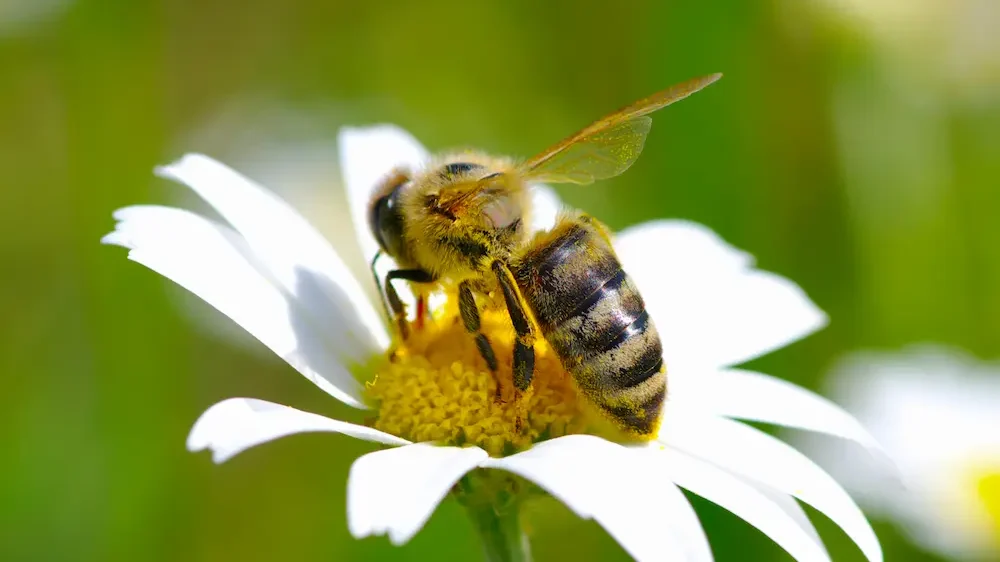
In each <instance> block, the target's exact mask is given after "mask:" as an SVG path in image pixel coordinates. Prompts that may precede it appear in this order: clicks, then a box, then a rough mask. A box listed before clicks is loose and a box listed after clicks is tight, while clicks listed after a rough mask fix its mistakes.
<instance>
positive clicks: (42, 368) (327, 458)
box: [0, 0, 1000, 561]
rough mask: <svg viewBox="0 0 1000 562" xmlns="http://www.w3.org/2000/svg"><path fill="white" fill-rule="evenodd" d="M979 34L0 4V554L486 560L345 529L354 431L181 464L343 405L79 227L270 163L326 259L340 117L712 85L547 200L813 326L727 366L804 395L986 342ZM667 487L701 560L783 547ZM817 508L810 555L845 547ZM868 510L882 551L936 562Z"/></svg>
mask: <svg viewBox="0 0 1000 562" xmlns="http://www.w3.org/2000/svg"><path fill="white" fill-rule="evenodd" d="M998 26H1000V3H998V2H996V0H769V1H765V2H735V1H734V2H726V1H723V0H710V1H704V2H681V1H670V2H653V1H646V2H592V3H586V2H495V3H479V2H438V3H434V4H433V5H431V4H430V3H422V2H412V3H399V4H394V3H391V2H357V1H356V2H347V1H339V0H334V1H330V0H286V1H283V2H268V1H257V0H250V1H244V2H235V1H226V0H200V1H197V2H195V1H191V0H173V1H168V0H162V1H141V0H121V1H116V0H100V1H98V0H0V263H2V264H3V271H2V275H0V283H2V286H0V288H2V291H0V295H2V296H0V299H2V300H0V315H2V322H0V365H2V373H3V386H2V390H0V437H2V441H0V451H2V455H3V456H2V462H0V560H11V561H15V560H16V561H20V560H73V561H76V560H81V561H89V560H149V561H155V560H164V561H176V560H213V561H215V560H240V561H250V560H288V561H296V560H309V561H313V560H331V561H332V560H338V561H345V560H372V559H385V560H435V561H447V560H469V559H473V560H475V559H477V558H478V557H479V556H480V551H479V547H478V545H477V544H476V542H475V541H476V539H475V537H474V535H473V533H472V529H471V526H470V524H469V523H468V521H467V520H466V519H465V517H464V515H463V513H462V512H461V510H460V509H459V507H458V506H457V505H455V504H454V502H452V501H446V502H445V503H444V504H443V506H442V507H441V508H440V509H439V510H438V511H437V512H436V513H435V515H434V516H433V517H432V518H431V520H430V522H429V523H428V524H427V526H426V528H425V529H424V530H423V531H421V532H420V533H419V534H418V535H417V536H416V538H414V539H413V540H412V542H411V543H409V544H407V545H406V546H403V547H398V548H397V547H393V546H390V545H389V543H388V541H387V540H386V539H384V538H371V539H366V540H362V541H356V540H353V539H352V538H351V537H350V535H349V533H348V530H347V525H346V520H345V519H346V514H345V507H344V504H345V502H344V492H345V488H346V476H347V470H348V467H349V466H350V463H351V461H352V460H353V459H354V458H355V457H356V456H358V455H359V454H361V453H363V452H366V451H369V450H372V449H373V445H371V444H369V443H364V442H360V441H357V440H354V439H351V438H348V437H343V436H336V435H329V434H322V435H303V436H296V437H293V438H289V439H283V440H280V441H278V442H275V443H273V444H269V445H267V446H264V447H259V448H255V449H253V450H251V451H249V452H247V453H245V454H243V455H240V456H239V457H237V458H236V459H234V460H233V461H231V462H229V463H227V464H225V465H222V466H215V465H213V464H212V463H211V462H210V460H209V458H208V456H207V455H205V454H201V455H193V454H190V453H188V452H186V451H185V449H184V440H185V437H186V435H187V432H188V430H189V429H190V427H191V424H192V423H193V421H194V420H195V419H196V418H197V416H198V415H199V414H200V413H201V412H202V411H203V410H204V409H205V408H206V407H208V406H209V405H211V404H213V403H215V402H216V401H218V400H220V399H223V398H227V397H231V396H252V397H260V398H266V399H268V400H272V401H275V402H280V403H284V404H289V405H293V406H296V407H298V408H301V409H305V410H309V411H315V412H320V413H324V414H326V415H330V416H332V417H335V418H336V417H341V418H346V419H353V420H359V417H358V416H359V414H358V412H355V411H352V410H349V409H348V408H346V407H342V406H340V405H339V404H337V403H336V402H335V401H333V400H331V399H330V398H329V396H327V395H326V394H325V393H323V392H318V391H317V389H316V388H315V387H314V386H313V385H312V384H311V383H309V382H308V381H306V380H305V379H304V378H302V377H301V376H298V375H297V374H295V373H294V372H293V370H292V369H291V368H290V367H288V366H287V365H286V364H284V363H283V362H282V361H281V360H280V359H278V358H277V357H274V356H272V355H270V354H269V352H267V351H266V350H265V349H264V348H263V347H262V346H260V345H258V344H257V342H256V341H255V340H253V339H252V338H251V337H250V336H249V335H246V334H244V333H242V332H241V331H240V330H239V329H238V328H236V327H235V326H234V325H233V324H232V323H231V322H230V321H229V320H228V319H225V318H224V317H222V316H221V315H219V314H218V313H216V312H215V311H214V310H212V309H210V307H208V306H207V305H205V304H204V303H201V302H200V301H196V300H194V299H192V298H189V297H188V296H187V295H186V294H185V293H184V292H183V291H182V290H181V289H179V288H177V287H175V286H173V285H171V283H170V282H168V281H166V280H164V279H162V278H161V277H159V276H157V275H156V274H153V273H152V272H150V271H148V270H146V269H144V268H142V267H140V266H138V265H136V264H133V263H129V262H128V261H126V260H125V252H124V251H123V250H121V249H120V248H112V247H106V246H101V245H99V244H98V240H99V239H100V237H101V235H103V234H104V233H106V232H108V231H110V230H111V229H112V226H113V222H112V219H111V212H112V211H113V210H114V209H115V208H118V207H121V206H124V205H128V204H133V203H167V204H181V205H185V206H190V207H192V208H197V209H202V207H201V206H200V205H199V204H198V202H197V201H194V200H193V198H191V197H189V196H188V194H187V193H186V192H185V191H184V190H183V188H181V187H178V186H176V185H172V184H169V183H168V182H165V181H163V180H159V179H156V178H154V177H153V175H152V173H151V172H152V169H153V167H154V166H155V165H156V164H160V163H166V162H169V161H171V160H173V159H175V158H176V157H178V156H179V155H181V154H182V153H184V152H186V151H195V150H196V151H201V152H206V153H208V154H210V155H212V156H215V157H216V158H219V159H221V160H223V161H225V162H227V163H228V164H230V165H232V166H234V167H236V168H237V169H240V170H241V171H243V172H245V173H247V174H248V175H250V176H251V177H254V178H256V179H258V180H260V181H262V182H264V183H265V184H267V185H268V186H270V187H271V188H272V189H274V190H276V191H278V192H279V193H281V194H282V195H283V196H285V197H287V198H289V199H290V200H291V201H292V202H293V203H294V204H295V205H296V206H297V207H298V208H299V209H301V210H302V211H303V212H304V213H305V215H306V216H307V217H309V218H310V219H311V220H313V221H314V222H315V223H316V224H317V225H318V226H319V227H320V228H321V230H323V231H324V232H325V233H327V234H328V235H329V236H330V237H331V238H332V239H333V240H334V242H335V244H336V243H338V242H342V241H348V240H349V236H350V233H351V226H350V224H349V223H348V221H349V219H348V214H347V213H346V210H345V203H344V197H343V194H342V192H341V191H340V182H339V178H338V170H337V164H336V144H335V138H336V132H337V129H338V128H339V127H340V126H342V125H347V124H366V123H374V122H394V123H397V124H400V125H402V126H404V127H405V128H407V129H409V130H410V131H411V132H413V133H414V134H415V135H416V136H417V137H418V138H420V139H421V140H422V141H423V142H424V143H425V144H426V145H427V146H428V147H430V148H431V149H433V150H440V149H444V148H450V147H456V146H466V145H472V146H477V147H481V148H484V149H487V150H490V151H494V152H499V153H509V154H513V155H521V156H528V155H530V154H531V153H533V152H534V151H537V150H539V149H541V148H543V147H544V146H546V145H548V144H550V143H551V142H553V141H555V140H557V139H559V138H562V137H563V136H565V135H566V134H568V133H570V132H572V131H574V130H576V129H577V128H579V127H581V126H583V125H585V124H586V123H587V122H589V121H590V120H592V119H594V118H596V117H598V116H600V115H602V114H604V113H606V112H608V111H609V110H611V109H614V108H616V107H619V106H621V105H623V104H625V103H628V102H630V101H632V100H634V99H637V98H639V97H641V96H644V95H646V94H649V93H651V92H653V91H656V90H658V89H661V88H663V87H665V86H667V85H670V84H672V83H675V82H679V81H681V80H684V79H687V78H690V77H693V76H696V75H701V74H707V73H710V72H716V71H721V72H723V73H725V78H724V79H723V80H722V81H721V82H719V83H718V84H716V85H713V86H712V87H710V88H708V89H707V90H705V91H704V92H702V93H699V94H697V95H696V96H694V97H692V98H690V99H689V100H686V101H684V102H682V103H680V104H678V105H676V106H673V107H671V108H669V109H667V110H665V111H663V112H661V113H659V114H657V115H656V117H655V124H654V128H653V132H652V133H651V135H650V138H649V141H648V143H647V146H646V152H645V154H644V156H643V157H642V158H641V159H640V160H639V162H638V163H637V164H636V165H635V166H634V167H633V168H632V170H631V171H629V172H628V173H627V174H625V175H623V176H621V177H619V178H616V179H613V180H608V181H605V182H602V183H600V184H598V185H595V186H591V187H587V188H572V187H566V188H561V189H560V190H559V191H560V195H562V196H563V198H564V199H565V200H566V201H567V202H568V203H570V204H572V205H574V206H578V207H581V208H583V209H584V210H587V211H590V212H593V213H595V214H597V215H598V216H599V217H600V218H601V219H603V220H605V221H606V222H607V223H609V224H610V225H611V226H613V227H615V228H621V227H624V226H627V225H629V224H632V223H635V222H638V221H643V220H647V219H653V218H658V217H679V218H685V219H691V220H695V221H699V222H702V223H704V224H706V225H709V226H710V227H711V228H713V229H714V230H716V231H717V232H719V233H720V234H721V235H722V236H723V237H724V238H725V239H726V240H727V241H729V242H730V243H733V244H735V245H736V246H738V247H740V248H743V249H746V250H747V251H749V252H751V253H753V254H754V255H755V256H756V257H757V259H758V263H759V265H760V266H761V267H762V268H764V269H767V270H771V271H775V272H778V273H780V274H782V275H785V276H787V277H789V278H791V279H793V280H795V281H796V282H798V283H799V284H800V285H801V286H802V287H803V288H804V289H805V290H806V291H807V292H808V293H809V295H810V296H811V297H812V299H813V300H815V301H816V302H817V303H818V304H819V306H820V307H821V308H823V309H824V310H826V311H827V312H828V313H829V314H830V316H831V319H832V322H831V325H830V326H829V328H827V329H826V330H824V331H822V332H820V333H819V334H817V335H815V336H812V337H810V338H808V339H807V340H805V341H802V342H800V343H797V344H795V345H793V346H791V347H789V348H787V349H785V350H782V351H780V352H777V353H774V354H772V355H770V356H768V357H765V358H763V359H760V360H757V361H755V362H754V363H752V364H751V367H753V368H756V369H759V370H762V371H764V372H768V373H772V374H775V375H777V376H780V377H783V378H786V379H788V380H791V381H794V382H796V383H799V384H803V385H806V386H809V387H812V388H816V389H820V390H822V389H825V388H827V386H824V382H823V379H824V377H825V374H826V373H828V372H829V371H830V370H831V369H832V367H833V365H835V364H837V363H838V361H839V360H840V358H841V357H842V356H843V355H844V354H847V353H849V352H852V351H853V350H856V349H878V350H885V351H887V352H892V351H894V350H897V349H900V348H902V347H903V346H905V345H908V344H910V343H913V342H938V343H940V344H945V345H949V346H952V347H953V348H958V349H964V350H966V352H967V353H969V354H971V357H977V358H979V359H982V360H990V359H995V358H997V357H1000V220H998V214H1000V33H997V29H998ZM339 248H340V249H341V251H342V253H343V254H344V255H345V257H346V258H347V259H350V260H354V262H353V265H355V266H358V267H360V266H361V264H360V263H359V261H360V260H359V258H358V255H357V254H356V253H352V251H353V249H352V250H348V249H346V248H348V246H347V245H345V244H340V246H339ZM650 259H656V252H655V248H651V249H650ZM991 373H992V375H990V376H993V377H997V376H1000V375H997V373H1000V370H994V371H991ZM914 380H916V381H917V384H919V378H918V377H917V378H914ZM997 407H998V409H1000V402H998V404H997ZM926 414H927V415H928V416H930V415H934V414H933V411H931V412H927V413H926ZM921 427H931V428H932V429H931V431H933V428H934V427H935V426H934V425H933V424H931V425H930V426H926V425H922V426H921ZM992 430H993V431H1000V429H998V428H997V427H994V428H993V429H992ZM982 431H989V428H987V427H984V428H982ZM856 453H859V454H863V452H858V451H856ZM992 458H993V459H994V460H998V461H1000V456H995V457H992ZM991 466H992V468H990V467H987V469H986V473H987V474H992V473H990V472H989V471H990V470H993V471H994V472H995V473H996V474H1000V462H998V463H997V464H994V465H991ZM594 485H595V486H596V485H600V483H599V482H595V483H594ZM984 497H985V496H984ZM998 498H1000V492H997V498H994V501H997V502H1000V499H998ZM987 499H988V498H987ZM692 500H693V501H694V503H695V507H696V509H697V510H698V512H699V514H700V515H701V516H702V521H703V523H704V526H705V527H706V530H707V532H708V535H709V538H710V540H711V543H712V547H713V550H714V552H715V554H716V556H717V558H718V559H719V560H723V561H725V560H785V559H787V555H786V554H785V553H784V552H783V551H781V550H780V549H779V548H778V547H777V546H775V545H774V544H773V543H771V542H770V541H769V540H768V539H766V538H765V537H764V536H763V535H761V534H759V533H757V532H756V531H754V530H753V529H752V528H751V527H749V526H748V525H747V524H745V523H743V522H742V521H740V520H739V519H737V518H736V517H734V516H732V515H730V514H729V513H727V512H725V511H724V510H722V509H720V508H717V507H716V506H714V505H712V504H709V503H707V502H705V501H701V500H700V499H697V498H692ZM984 501H986V500H984ZM998 505H1000V503H998ZM996 513H998V515H997V517H998V518H1000V512H996ZM810 514H811V515H813V519H814V521H815V523H816V525H817V527H818V528H819V530H820V532H821V534H822V535H823V536H824V538H825V539H826V541H827V544H828V546H829V548H830V550H831V554H832V556H833V559H834V560H838V561H839V560H846V561H850V560H860V559H861V555H860V553H859V552H858V551H857V550H856V548H855V547H854V546H853V545H852V544H851V543H850V542H849V540H848V539H847V538H846V536H844V535H842V534H841V532H840V531H839V530H838V529H836V528H835V527H834V526H833V525H832V524H830V523H829V522H828V521H827V520H825V519H824V518H823V517H822V516H820V515H818V514H816V513H815V512H813V511H810ZM884 516H885V518H884V519H878V520H877V521H876V532H877V533H878V534H879V536H880V538H881V539H882V542H883V545H884V549H885V552H886V558H887V559H888V560H915V561H920V560H938V559H939V558H937V556H952V557H953V558H954V559H956V560H958V559H961V558H959V557H960V556H963V555H961V554H948V553H947V552H938V553H937V554H932V553H931V550H932V549H929V550H925V548H926V546H917V543H916V542H911V539H910V538H909V535H907V533H906V532H905V531H904V530H903V529H904V528H903V526H902V525H901V524H899V523H898V522H896V521H895V520H894V519H893V517H892V515H891V513H890V514H885V515H884ZM528 517H529V524H530V526H531V529H530V531H531V535H532V537H533V545H534V553H535V557H536V559H537V560H539V561H546V560H560V559H571V560H622V559H625V558H626V555H625V554H624V553H623V552H622V551H621V550H620V548H619V547H618V546H617V545H616V544H615V543H614V541H613V540H612V539H610V538H609V537H608V536H607V535H606V534H605V533H604V532H603V531H602V530H601V529H600V528H599V527H598V526H597V525H596V524H594V523H593V522H584V521H580V520H577V519H576V518H575V517H574V516H573V515H572V514H571V513H570V512H569V511H568V510H567V509H566V508H565V507H563V506H561V505H560V504H558V503H557V502H555V501H551V502H548V503H541V504H539V505H537V506H536V508H535V509H534V511H532V512H531V513H530V514H529V516H528ZM668 524H669V522H664V525H668ZM994 524H996V523H995V522H994ZM994 529H995V530H996V533H997V534H998V535H1000V525H998V526H997V527H994ZM989 556H990V555H989V554H987V557H989Z"/></svg>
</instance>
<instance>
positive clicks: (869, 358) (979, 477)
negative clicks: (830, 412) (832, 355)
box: [804, 347, 1000, 560]
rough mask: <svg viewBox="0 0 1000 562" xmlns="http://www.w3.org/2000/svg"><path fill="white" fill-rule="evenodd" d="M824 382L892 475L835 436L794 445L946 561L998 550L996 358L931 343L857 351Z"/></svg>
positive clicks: (992, 556) (999, 377)
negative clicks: (895, 478)
mask: <svg viewBox="0 0 1000 562" xmlns="http://www.w3.org/2000/svg"><path fill="white" fill-rule="evenodd" d="M830 385H831V396H834V397H836V398H839V399H840V400H842V401H843V403H844V404H845V406H846V407H847V408H848V409H850V410H851V411H852V412H855V413H856V414H857V415H858V417H859V418H860V419H862V420H864V421H865V423H866V424H867V426H868V427H869V428H871V431H872V433H873V434H874V435H875V436H876V437H877V438H878V439H879V441H880V443H881V444H882V445H883V446H884V448H885V451H886V452H887V453H888V454H889V455H890V456H891V457H892V458H893V460H894V461H895V462H896V464H897V466H898V469H899V473H900V476H901V478H902V484H899V483H895V484H893V483H892V482H889V483H887V482H886V481H885V479H884V478H882V477H881V476H882V472H881V471H879V470H878V467H872V466H868V465H866V464H865V463H859V462H852V461H851V460H850V456H851V452H852V451H850V450H845V448H844V447H837V446H835V445H836V443H830V442H825V441H817V442H809V443H805V444H804V445H805V446H806V447H808V448H809V450H812V451H815V453H816V455H817V458H818V459H819V460H820V461H821V462H823V464H824V465H827V466H829V468H830V470H831V472H833V473H834V474H836V475H838V476H842V477H843V479H844V481H845V483H846V484H847V486H848V487H849V488H852V489H854V490H855V491H856V492H857V493H858V494H859V497H860V499H861V501H862V503H864V504H866V505H869V506H871V509H872V510H873V512H875V513H878V514H880V515H882V516H884V517H888V518H891V519H893V520H895V521H897V522H898V523H899V524H900V525H901V526H902V528H903V529H904V531H906V533H907V534H908V535H909V537H910V538H911V539H912V540H913V541H914V542H915V543H917V544H919V545H921V546H922V547H923V548H925V549H927V550H930V551H933V552H936V553H938V554H940V555H942V556H945V557H948V558H953V559H955V560H996V559H997V558H998V557H1000V365H998V364H995V363H994V364H987V363H982V362H979V361H977V360H976V359H974V358H972V357H969V356H968V355H967V354H965V353H961V352H958V351H954V350H948V349H941V348H934V347H920V348H913V349H909V350H906V351H904V352H902V353H898V354H889V353H883V354H879V353H857V354H854V355H851V356H849V357H847V358H845V359H844V360H843V361H842V362H840V363H839V364H838V365H837V366H836V367H835V368H834V370H833V373H832V376H831V379H830ZM855 460H864V459H855Z"/></svg>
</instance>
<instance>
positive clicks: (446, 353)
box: [367, 310, 595, 457]
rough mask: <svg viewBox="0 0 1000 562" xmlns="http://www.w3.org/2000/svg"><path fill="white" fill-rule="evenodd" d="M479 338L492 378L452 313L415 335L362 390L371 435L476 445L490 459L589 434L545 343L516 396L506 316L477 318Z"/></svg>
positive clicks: (586, 417) (578, 402) (584, 411)
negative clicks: (373, 413)
mask: <svg viewBox="0 0 1000 562" xmlns="http://www.w3.org/2000/svg"><path fill="white" fill-rule="evenodd" d="M482 331H483V333H484V334H486V335H487V337H488V338H489V340H490V343H491V344H492V345H493V348H494V350H495V351H496V356H497V359H498V363H499V368H498V371H497V373H496V374H495V375H494V374H493V373H491V372H490V371H489V369H488V368H487V366H486V364H485V362H484V361H483V359H482V358H481V357H480V355H479V351H478V350H477V348H476V344H475V342H474V340H473V338H472V337H471V336H470V335H469V333H468V332H467V331H466V330H465V328H464V327H463V325H462V322H461V320H460V318H459V316H458V314H457V311H453V310H445V311H442V312H441V313H440V314H438V315H437V317H436V318H435V320H434V321H431V322H428V323H427V324H426V325H425V326H424V327H423V329H420V330H414V331H413V334H412V335H411V336H410V338H409V339H408V340H407V341H406V342H405V344H403V345H402V346H400V347H399V348H398V349H397V350H396V353H395V357H394V358H393V360H392V361H390V362H388V363H387V364H386V365H384V366H383V367H382V368H381V369H379V372H378V374H377V376H376V378H375V379H374V380H373V381H372V382H370V383H369V384H368V385H367V390H368V393H369V396H370V398H372V400H373V401H374V402H375V403H376V404H377V406H376V409H377V411H378V417H377V419H376V421H375V424H374V425H375V427H376V428H378V429H380V430H382V431H385V432H388V433H391V434H393V435H398V436H400V437H403V438H404V439H409V440H411V441H435V442H439V443H441V444H445V445H466V444H467V445H477V446H479V447H481V448H483V449H485V450H486V451H487V452H489V454H490V455H491V456H494V457H500V456H504V455H508V454H511V453H514V452H517V451H520V450H523V449H526V448H527V447H529V446H530V445H531V444H532V443H536V442H538V441H542V440H545V439H549V438H554V437H560V436H562V435H568V434H572V433H585V432H586V433H592V432H593V426H594V423H593V422H594V421H595V420H594V416H593V415H592V413H591V412H589V411H588V406H587V404H585V403H584V402H583V398H582V397H581V396H579V395H578V393H577V390H576V387H575V385H574V384H573V381H572V379H571V377H570V375H569V374H568V373H566V371H564V370H563V368H562V365H561V363H560V361H559V359H558V357H556V355H555V354H554V353H553V351H552V350H551V348H549V346H548V345H547V344H546V343H545V342H544V341H541V340H540V341H537V342H536V344H535V370H534V380H533V383H532V385H531V387H530V388H529V389H528V390H526V391H525V392H523V393H519V394H517V395H515V392H514V386H513V383H512V378H511V358H512V354H513V351H512V350H513V340H514V334H513V331H512V329H511V327H510V321H509V319H508V318H507V315H506V313H505V312H503V311H493V310H486V311H483V314H482ZM498 382H499V384H500V385H501V387H500V389H501V392H500V396H499V398H498V393H497V383H498Z"/></svg>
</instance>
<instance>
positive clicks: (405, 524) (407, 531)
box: [347, 443, 487, 545]
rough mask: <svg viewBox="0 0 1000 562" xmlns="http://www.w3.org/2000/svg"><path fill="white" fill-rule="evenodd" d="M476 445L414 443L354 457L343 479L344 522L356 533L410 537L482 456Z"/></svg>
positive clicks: (395, 538)
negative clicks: (344, 499)
mask: <svg viewBox="0 0 1000 562" xmlns="http://www.w3.org/2000/svg"><path fill="white" fill-rule="evenodd" d="M486 457H487V454H486V451H484V450H482V449H480V448H478V447H469V448H464V449H463V448H458V447H436V446H434V445H431V444H428V443H417V444H414V445H407V446H405V447H399V448H396V449H388V450H385V451H376V452H374V453H368V454H367V455H365V456H363V457H360V458H359V459H358V460H356V461H354V464H353V465H352V466H351V474H350V477H349V478H348V482H347V522H348V523H347V524H348V527H349V528H350V531H351V535H353V536H354V537H355V538H361V537H367V536H368V535H383V534H385V533H388V534H389V540H391V541H392V543H393V544H396V545H400V544H403V543H405V542H406V541H408V540H410V538H412V537H413V535H415V534H416V533H417V531H419V530H420V528H421V527H423V526H424V523H426V522H427V519H428V518H429V517H430V516H431V514H432V513H433V512H434V509H435V508H437V505H438V504H439V503H441V500H442V499H444V497H445V496H446V495H447V494H448V491H449V490H451V487H452V486H454V485H455V483H456V482H458V480H459V479H460V478H461V477H462V476H463V475H464V474H465V473H466V472H468V471H470V470H472V469H473V468H476V467H477V466H479V464H480V463H481V462H482V461H483V460H484V459H486Z"/></svg>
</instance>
